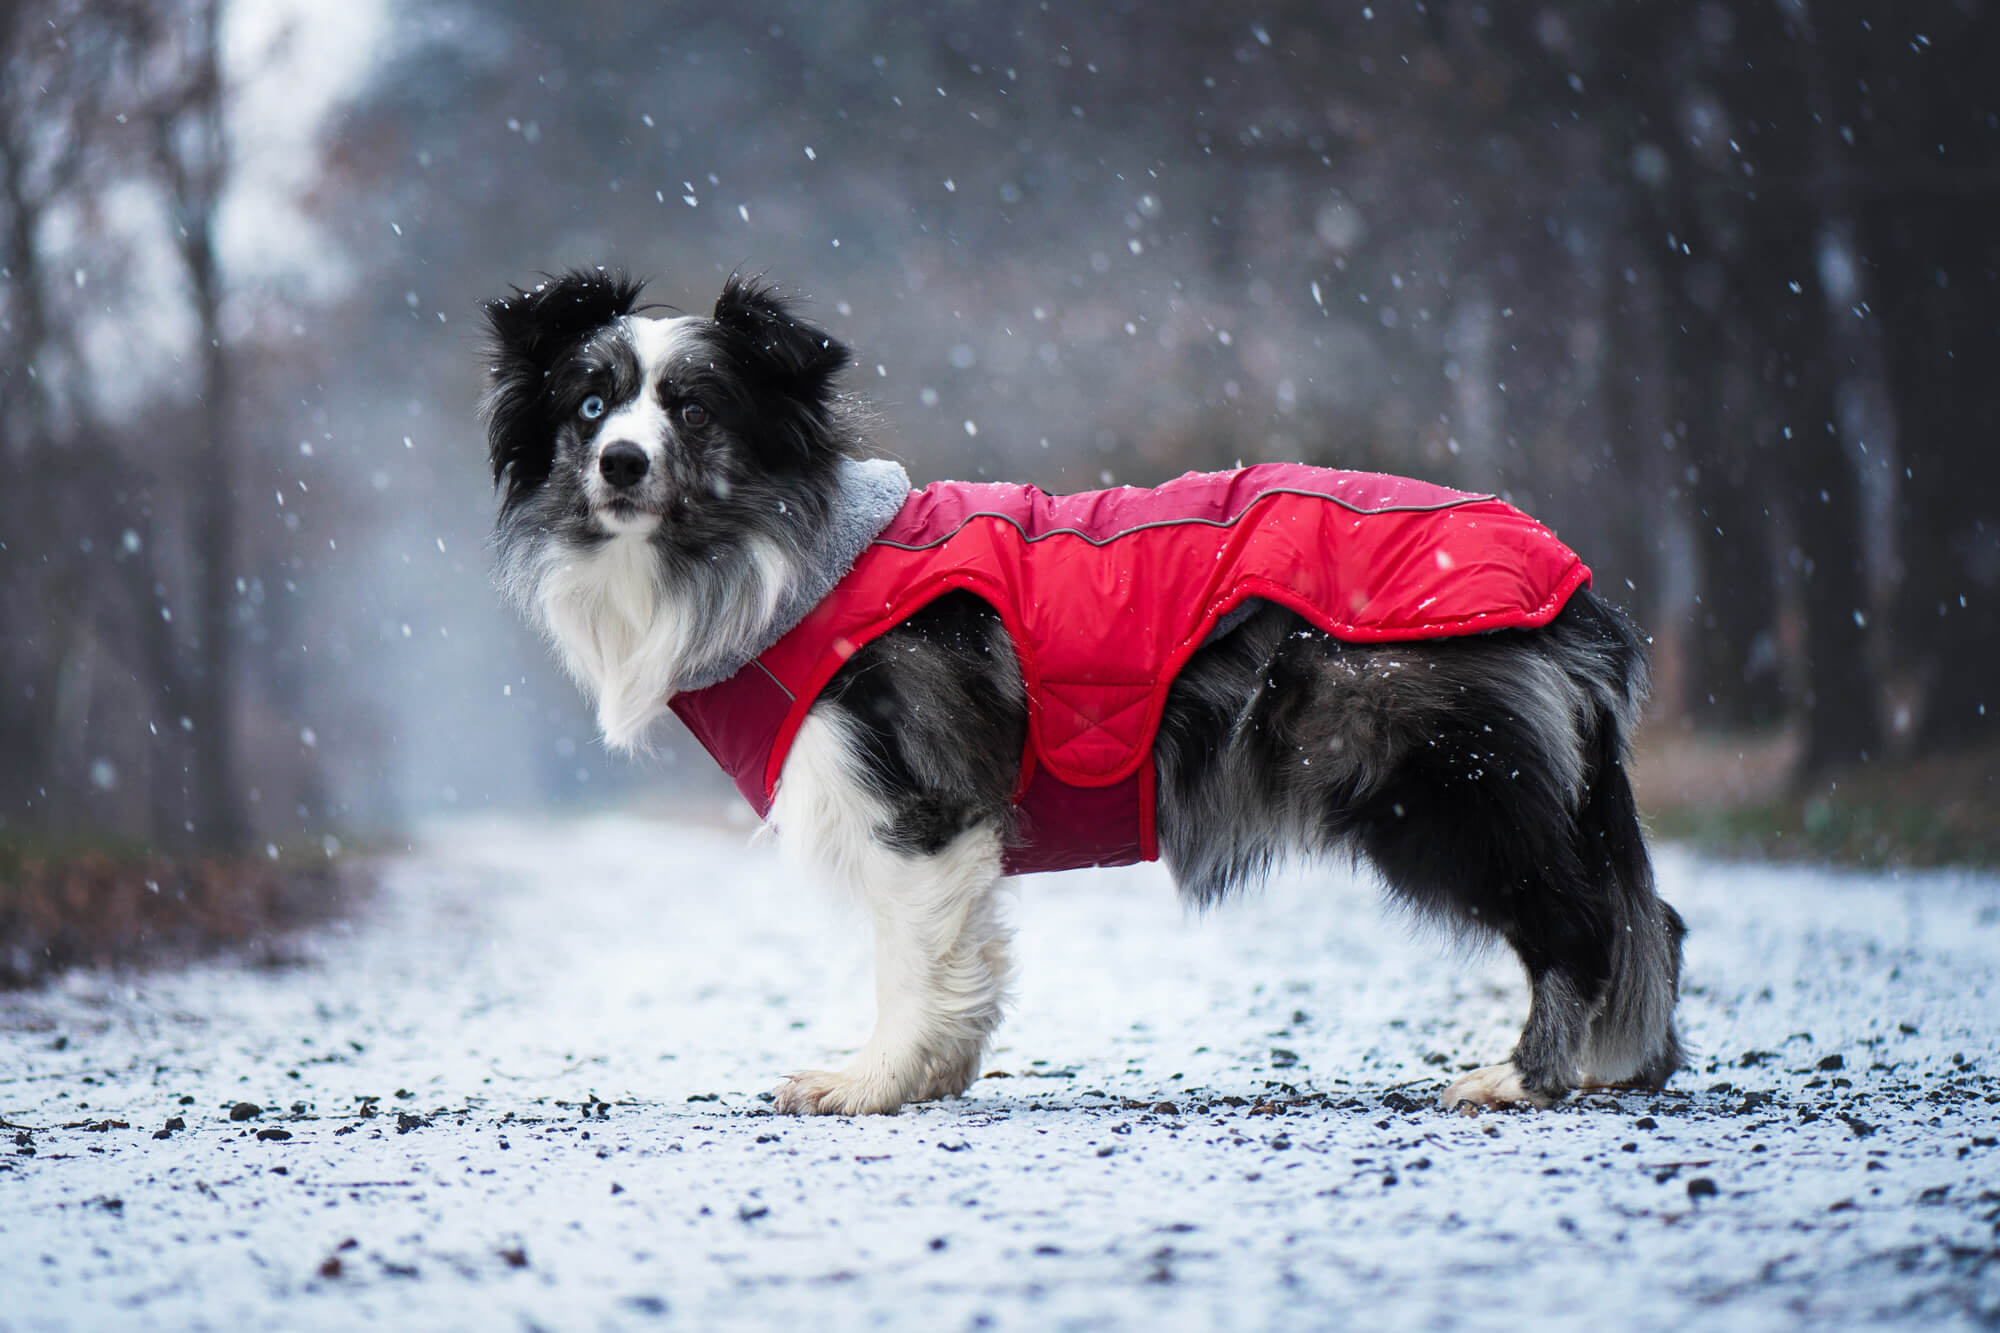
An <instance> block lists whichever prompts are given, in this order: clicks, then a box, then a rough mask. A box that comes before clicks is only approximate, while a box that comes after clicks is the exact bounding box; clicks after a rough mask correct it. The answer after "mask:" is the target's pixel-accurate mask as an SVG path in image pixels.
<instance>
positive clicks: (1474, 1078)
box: [1438, 1060, 1550, 1115]
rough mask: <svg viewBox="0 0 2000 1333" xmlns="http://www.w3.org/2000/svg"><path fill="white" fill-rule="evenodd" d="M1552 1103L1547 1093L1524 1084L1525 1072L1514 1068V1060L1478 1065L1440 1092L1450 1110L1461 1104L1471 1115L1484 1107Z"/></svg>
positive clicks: (1440, 1099) (1439, 1097)
mask: <svg viewBox="0 0 2000 1333" xmlns="http://www.w3.org/2000/svg"><path fill="white" fill-rule="evenodd" d="M1549 1104H1550V1103H1549V1099H1548V1098H1547V1097H1544V1096H1542V1095H1541V1094H1540V1093H1536V1092H1530V1091H1528V1089H1527V1088H1526V1087H1524V1086H1523V1085H1522V1083H1521V1073H1520V1071H1519V1070H1517V1069H1515V1068H1514V1062H1513V1061H1512V1060H1509V1061H1507V1062H1506V1063H1504V1064H1497V1065H1487V1066H1486V1067H1485V1068H1483V1069H1475V1070H1473V1071H1472V1072H1471V1073H1470V1074H1467V1075H1465V1076H1464V1077H1463V1078H1459V1079H1455V1080H1453V1082H1452V1084H1451V1086H1450V1087H1448V1088H1446V1089H1445V1090H1444V1091H1443V1092H1442V1093H1440V1094H1439V1095H1438V1105H1439V1106H1442V1107H1443V1108H1444V1109H1445V1110H1447V1111H1449V1110H1452V1109H1454V1108H1460V1109H1463V1110H1464V1112H1465V1113H1466V1114H1467V1115H1471V1114H1473V1113H1474V1112H1476V1111H1478V1110H1479V1109H1480V1108H1481V1107H1489V1108H1490V1107H1501V1106H1547V1105H1549Z"/></svg>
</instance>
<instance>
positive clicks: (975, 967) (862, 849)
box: [775, 715, 1011, 1115]
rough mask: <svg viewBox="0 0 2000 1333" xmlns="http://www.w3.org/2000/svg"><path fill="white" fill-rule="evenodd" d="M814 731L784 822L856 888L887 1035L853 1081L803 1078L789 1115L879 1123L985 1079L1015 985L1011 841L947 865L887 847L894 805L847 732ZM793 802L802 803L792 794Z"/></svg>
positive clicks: (961, 840)
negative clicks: (870, 930) (983, 1065)
mask: <svg viewBox="0 0 2000 1333" xmlns="http://www.w3.org/2000/svg"><path fill="white" fill-rule="evenodd" d="M830 723H832V720H830V719H827V720H823V719H821V718H820V717H819V716H818V715H815V716H814V717H813V718H811V719H809V720H808V722H807V724H806V726H805V727H804V728H802V729H801V730H800V733H799V739H798V741H797V742H796V743H795V745H794V747H793V750H792V754H791V756H790V757H789V759H788V760H787V763H786V767H785V781H784V783H783V784H781V786H780V788H779V797H778V802H777V809H776V811H775V815H776V818H777V821H778V826H779V831H780V835H781V836H782V837H783V838H784V840H785V841H786V842H787V843H788V844H790V845H791V846H792V847H793V848H794V849H795V850H797V851H800V852H803V853H805V855H806V856H807V857H808V858H809V859H810V860H812V861H814V862H816V863H817V864H818V865H819V866H820V867H822V868H823V869H824V870H826V871H828V872H830V873H831V874H832V875H833V876H834V877H835V878H836V879H837V880H840V881H843V882H844V883H845V884H846V885H848V886H849V887H850V888H852V889H853V890H854V891H855V892H856V893H857V894H858V895H859V896H860V897H861V899H862V901H863V902H864V903H865V904H866V906H867V908H868V912H869V915H870V917H871V918H872V920H873V923H874V927H875V1005H876V1012H875V1031H874V1033H873V1034H872V1035H871V1036H870V1037H869V1038H868V1041H867V1044H866V1045H864V1046H863V1047H862V1048H861V1050H860V1052H859V1054H857V1055H856V1057H855V1059H854V1061H853V1062H852V1063H851V1064H849V1065H848V1066H847V1067H846V1068H844V1069H841V1070H838V1071H833V1072H825V1071H819V1070H813V1071H808V1072H806V1073H801V1074H795V1075H793V1076H792V1077H791V1078H789V1079H787V1080H786V1081H785V1082H784V1083H783V1084H781V1085H780V1086H779V1088H778V1093H777V1109H778V1110H779V1111H780V1112H784V1113H789V1114H795V1115H815V1114H817V1115H867V1114H873V1113H882V1112H889V1111H894V1110H896V1109H897V1108H898V1107H900V1106H901V1105H902V1104H903V1103H905V1102H912V1101H928V1100H930V1099H932V1098H936V1097H949V1096H952V1095H954V1094H956V1093H959V1092H963V1091H964V1090H965V1089H966V1088H967V1087H969V1086H970V1085H971V1083H972V1081H973V1080H974V1079H975V1078H977V1077H978V1076H979V1062H980V1060H981V1058H982V1057H983V1056H984V1055H985V1052H986V1043H987V1041H988V1040H989V1039H990V1038H991V1036H992V1034H993V1030H994V1028H995V1027H997V1026H998V1025H999V1022H1000V1017H1001V1012H1002V1009H1003V1007H1004V1005H1005V1002H1006V993H1007V983H1008V981H1009V979H1010V975H1011V966H1010V962H1009V957H1008V947H1007V946H1008V941H1009V934H1010V932H1009V930H1008V927H1007V925H1006V922H1005V920H1004V919H1003V914H1002V911H1001V906H1000V902H999V895H1000V847H1001V844H1000V836H999V831H998V830H997V829H995V828H993V827H991V826H990V825H975V826H974V827H972V828H970V829H966V830H965V831H963V832H961V833H959V834H958V835H957V836H956V837H954V838H952V839H951V840H950V841H948V842H946V843H945V844H944V845H943V846H942V847H941V848H939V849H938V850H936V851H934V852H928V853H926V852H916V851H907V850H903V849H901V848H898V847H895V846H892V845H891V844H890V843H889V842H888V841H887V840H886V839H885V836H884V835H885V832H886V830H887V828H888V814H887V812H886V810H885V809H884V808H883V806H882V803H881V802H880V801H879V800H877V799H875V798H874V797H872V795H871V794H870V793H868V792H867V791H866V790H865V789H864V788H862V787H861V786H860V784H858V783H856V782H854V781H852V780H851V778H850V777H849V775H851V774H852V772H853V767H852V765H851V763H849V762H848V760H849V755H850V753H851V752H849V751H848V750H847V749H846V747H845V746H844V745H843V744H842V743H841V742H842V740H843V737H842V735H841V729H840V728H839V726H838V725H837V724H830ZM787 789H789V790H787Z"/></svg>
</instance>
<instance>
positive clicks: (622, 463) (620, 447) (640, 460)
mask: <svg viewBox="0 0 2000 1333" xmlns="http://www.w3.org/2000/svg"><path fill="white" fill-rule="evenodd" d="M597 470H598V471H599V472H602V473H603V474H604V479H605V480H606V481H608V482H610V483H611V484H612V485H613V486H614V487H616V488H617V489H619V490H621V491H622V490H624V489H625V488H626V487H627V486H636V485H638V484H639V479H640V478H641V477H643V476H645V475H646V451H645V450H644V449H641V448H640V447H639V446H638V445H636V444H633V443H632V442H631V441H630V440H620V441H618V443H616V444H613V445H607V446H606V447H605V450H604V452H603V453H601V454H599V455H598V456H597Z"/></svg>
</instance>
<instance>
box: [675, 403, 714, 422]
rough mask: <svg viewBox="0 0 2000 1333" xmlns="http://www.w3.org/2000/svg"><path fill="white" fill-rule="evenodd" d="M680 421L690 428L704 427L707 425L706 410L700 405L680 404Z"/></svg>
mask: <svg viewBox="0 0 2000 1333" xmlns="http://www.w3.org/2000/svg"><path fill="white" fill-rule="evenodd" d="M681 420H682V421H683V422H684V423H686V424H687V425H690V426H706V425H707V424H708V409H707V408H705V407H703V406H702V405H701V404H700V403H682V404H681Z"/></svg>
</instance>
